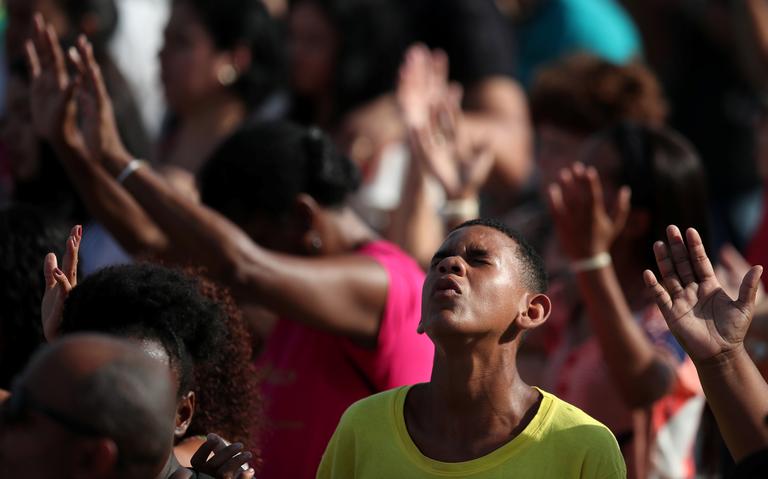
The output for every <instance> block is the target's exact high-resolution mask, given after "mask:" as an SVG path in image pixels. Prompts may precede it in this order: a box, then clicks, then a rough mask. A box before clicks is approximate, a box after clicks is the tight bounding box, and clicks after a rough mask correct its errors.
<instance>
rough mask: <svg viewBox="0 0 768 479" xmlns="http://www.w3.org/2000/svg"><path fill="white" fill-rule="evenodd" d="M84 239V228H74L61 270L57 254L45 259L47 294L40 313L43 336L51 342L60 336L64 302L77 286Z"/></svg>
mask: <svg viewBox="0 0 768 479" xmlns="http://www.w3.org/2000/svg"><path fill="white" fill-rule="evenodd" d="M82 239H83V228H82V226H80V225H77V226H75V227H74V228H72V231H71V232H70V234H69V238H67V245H66V251H65V252H64V258H63V260H62V266H61V269H60V268H59V267H58V261H57V259H56V255H55V254H53V253H48V254H47V255H46V257H45V263H44V265H43V275H44V276H45V293H44V294H43V302H42V305H41V307H40V312H41V316H42V321H43V334H44V335H45V339H46V340H47V341H49V342H50V341H53V340H54V339H56V338H57V337H58V336H59V328H60V327H61V319H62V312H63V311H64V301H66V299H67V296H69V292H70V291H72V288H74V287H75V286H77V256H78V252H79V250H80V242H81V240H82Z"/></svg>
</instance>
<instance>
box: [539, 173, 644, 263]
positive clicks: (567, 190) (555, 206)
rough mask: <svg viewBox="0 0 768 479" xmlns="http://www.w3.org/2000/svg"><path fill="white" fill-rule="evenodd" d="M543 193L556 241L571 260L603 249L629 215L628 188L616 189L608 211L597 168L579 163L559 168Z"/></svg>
mask: <svg viewBox="0 0 768 479" xmlns="http://www.w3.org/2000/svg"><path fill="white" fill-rule="evenodd" d="M547 193H548V194H547V198H548V200H549V209H550V211H551V213H552V217H553V220H554V223H555V227H556V230H557V236H558V238H559V239H560V245H561V246H562V248H563V250H564V251H565V253H566V254H567V255H568V257H569V258H570V259H571V261H578V260H582V259H585V258H592V257H594V256H596V255H598V254H601V253H607V252H608V251H609V250H610V248H611V245H612V244H613V242H614V241H615V240H616V238H617V237H618V236H619V234H620V233H621V231H622V230H623V229H624V225H625V224H626V221H627V217H628V216H629V210H630V203H629V199H630V190H629V188H627V187H622V188H621V189H620V190H619V195H618V199H617V201H616V205H614V206H613V208H612V209H613V213H612V214H609V213H608V210H607V208H606V205H605V200H604V198H603V187H602V185H601V184H600V177H599V175H598V173H597V170H596V169H595V168H594V167H591V166H590V167H585V166H584V165H583V164H581V163H575V164H574V165H573V166H571V167H569V168H563V169H562V170H561V171H560V177H559V179H558V180H557V182H555V183H552V184H551V185H550V186H549V191H548V192H547Z"/></svg>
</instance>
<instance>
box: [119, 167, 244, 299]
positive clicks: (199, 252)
mask: <svg viewBox="0 0 768 479" xmlns="http://www.w3.org/2000/svg"><path fill="white" fill-rule="evenodd" d="M130 161H131V158H129V157H127V156H125V157H115V158H110V159H108V160H107V161H106V167H107V169H108V170H109V171H110V173H111V174H112V175H117V174H119V172H120V171H123V169H124V168H125V167H126V166H127V165H128V163H129V162H130ZM123 186H124V187H125V189H126V191H127V193H128V194H129V195H130V196H131V198H133V199H134V200H135V201H136V202H138V204H139V205H140V206H141V207H142V208H143V209H144V211H146V213H147V214H148V215H149V217H150V218H151V219H152V221H154V223H155V224H156V225H157V226H158V227H159V228H160V229H161V230H162V232H163V234H164V235H165V236H166V237H167V238H168V241H169V243H170V244H171V245H173V246H172V249H173V251H172V252H169V255H172V256H173V257H174V258H187V261H193V262H195V263H196V264H199V265H201V266H205V267H206V268H208V271H209V273H210V274H211V275H212V276H213V277H215V278H216V279H218V280H220V281H223V282H226V283H228V284H229V285H230V286H233V285H232V284H231V283H232V282H233V281H234V278H236V277H237V271H236V268H235V265H238V264H240V263H241V258H242V257H243V256H244V255H245V250H250V249H253V248H255V245H253V243H252V242H251V241H250V239H249V238H248V237H247V236H246V235H245V233H243V231H242V230H241V229H240V228H238V227H237V226H235V225H234V224H232V223H230V222H229V221H228V220H226V219H225V218H224V217H222V216H221V215H219V214H217V213H215V212H213V211H212V210H210V209H208V208H206V207H204V206H201V205H198V204H195V203H194V202H192V201H191V200H188V199H187V198H185V197H183V196H182V195H180V194H178V193H177V192H176V191H174V190H173V188H171V187H170V185H168V184H167V182H166V181H165V180H164V179H163V178H161V177H160V176H159V175H157V174H156V173H155V172H154V171H153V170H152V169H151V168H149V167H143V168H139V169H138V170H136V171H135V172H134V173H133V174H131V175H130V176H129V177H128V178H127V179H126V180H125V182H124V183H123Z"/></svg>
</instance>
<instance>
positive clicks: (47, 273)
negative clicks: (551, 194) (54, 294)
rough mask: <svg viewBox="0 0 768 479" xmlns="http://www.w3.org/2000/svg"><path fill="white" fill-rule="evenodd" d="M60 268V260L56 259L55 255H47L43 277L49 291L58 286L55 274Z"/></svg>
mask: <svg viewBox="0 0 768 479" xmlns="http://www.w3.org/2000/svg"><path fill="white" fill-rule="evenodd" d="M58 266H59V265H58V260H57V259H56V255H55V254H53V253H48V254H47V255H45V260H44V261H43V276H44V277H45V287H46V288H48V289H51V288H53V287H54V286H56V278H55V277H54V275H53V272H54V271H55V270H56V268H58Z"/></svg>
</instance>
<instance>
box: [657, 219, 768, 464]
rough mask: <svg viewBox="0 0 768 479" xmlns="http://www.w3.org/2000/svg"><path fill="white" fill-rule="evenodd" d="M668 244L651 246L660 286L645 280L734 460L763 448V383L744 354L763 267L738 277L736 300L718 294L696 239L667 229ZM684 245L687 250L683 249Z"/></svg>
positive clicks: (766, 392)
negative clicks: (696, 376) (688, 361)
mask: <svg viewBox="0 0 768 479" xmlns="http://www.w3.org/2000/svg"><path fill="white" fill-rule="evenodd" d="M667 241H668V244H664V243H662V242H660V241H659V242H657V243H656V244H655V245H654V248H653V249H654V253H655V255H656V261H657V264H658V267H659V272H660V273H661V278H662V281H663V285H662V284H660V283H659V281H658V280H657V279H656V276H655V275H654V274H653V273H652V272H651V271H645V272H644V274H643V278H644V280H645V283H646V285H647V286H648V288H649V290H651V291H652V292H653V294H654V296H655V298H656V304H658V306H659V309H660V310H661V312H662V314H663V315H664V319H665V320H666V321H667V324H668V325H669V328H670V330H671V331H672V332H673V333H674V335H675V336H676V337H677V338H678V340H679V341H680V343H681V344H682V345H683V347H684V348H685V350H686V351H687V352H688V354H689V355H690V357H691V359H693V362H694V364H695V365H696V370H697V371H698V373H699V379H700V380H701V384H702V386H703V387H704V393H705V394H706V396H707V401H708V402H709V405H710V407H711V408H712V412H713V413H714V415H715V419H716V420H717V424H718V426H719V427H720V431H721V432H722V434H723V438H724V439H725V443H726V444H727V446H728V449H729V450H730V451H731V454H732V455H733V458H734V459H735V460H736V461H737V462H738V461H740V460H742V459H744V458H745V457H747V456H748V455H750V454H751V453H754V452H757V451H759V450H761V449H765V448H766V447H768V428H767V427H766V423H765V419H766V417H767V416H768V384H766V382H765V380H764V379H763V378H762V376H761V375H760V372H759V371H758V370H757V367H756V366H755V364H754V363H753V362H752V360H751V359H750V358H749V356H748V355H747V352H746V350H745V349H744V337H745V336H746V333H747V330H748V329H749V325H750V322H751V320H752V314H753V312H754V308H755V296H756V295H757V289H758V283H759V281H760V275H761V274H762V267H760V266H755V267H753V268H751V269H750V270H749V272H748V273H747V274H746V275H745V276H744V278H743V280H742V283H741V287H740V288H739V294H738V298H737V299H736V300H732V299H731V298H730V296H728V294H727V293H726V292H725V291H724V290H723V288H722V287H721V285H720V282H719V281H718V280H717V277H716V276H715V273H714V270H713V268H712V264H711V263H710V261H709V258H708V257H707V254H706V251H705V250H704V245H703V244H702V241H701V237H700V236H699V234H698V232H697V231H696V230H694V229H688V231H686V241H684V240H683V236H682V234H681V232H680V230H679V229H678V228H677V227H674V226H670V227H669V228H668V229H667ZM686 243H687V245H686Z"/></svg>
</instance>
